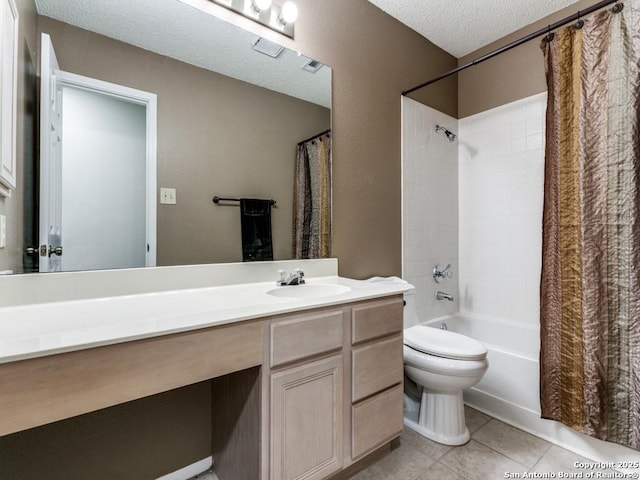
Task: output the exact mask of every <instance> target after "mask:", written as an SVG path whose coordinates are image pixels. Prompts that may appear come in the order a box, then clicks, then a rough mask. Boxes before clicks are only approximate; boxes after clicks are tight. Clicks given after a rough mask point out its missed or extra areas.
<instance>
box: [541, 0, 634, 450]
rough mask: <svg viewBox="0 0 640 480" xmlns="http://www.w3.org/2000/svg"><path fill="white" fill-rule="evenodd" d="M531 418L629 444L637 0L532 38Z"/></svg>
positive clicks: (631, 430) (631, 443) (631, 432)
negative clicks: (538, 246)
mask: <svg viewBox="0 0 640 480" xmlns="http://www.w3.org/2000/svg"><path fill="white" fill-rule="evenodd" d="M541 46H542V49H543V50H544V56H545V60H546V73H547V85H548V103H547V127H546V152H545V154H546V160H545V162H546V163H545V186H544V189H545V192H544V218H543V267H542V281H541V292H540V293H541V352H540V390H541V391H540V398H541V407H542V416H543V417H544V418H549V419H553V420H557V421H560V422H562V423H564V424H566V425H568V426H570V427H572V428H573V429H575V430H578V431H580V432H583V433H586V434H588V435H591V436H594V437H597V438H600V439H602V440H607V441H611V442H615V443H620V444H623V445H626V446H629V447H632V448H634V449H637V450H638V449H640V224H639V221H640V122H639V120H640V118H639V117H640V55H639V53H640V0H627V1H626V2H624V9H623V10H622V12H621V13H613V12H612V11H611V10H606V11H601V12H598V13H597V14H595V15H594V16H592V17H590V18H588V19H585V20H584V26H583V28H582V29H576V28H574V27H573V26H571V27H567V28H563V29H561V30H560V31H558V32H557V33H556V34H555V37H554V38H553V39H552V40H550V41H548V40H546V39H545V40H544V41H543V42H542V45H541Z"/></svg>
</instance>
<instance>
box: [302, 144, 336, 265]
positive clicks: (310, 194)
mask: <svg viewBox="0 0 640 480" xmlns="http://www.w3.org/2000/svg"><path fill="white" fill-rule="evenodd" d="M330 256H331V137H330V134H329V133H325V134H324V135H320V136H318V137H316V138H314V139H313V140H309V141H306V142H303V143H300V144H298V155H297V159H296V169H295V181H294V188H293V258H297V259H302V258H328V257H330Z"/></svg>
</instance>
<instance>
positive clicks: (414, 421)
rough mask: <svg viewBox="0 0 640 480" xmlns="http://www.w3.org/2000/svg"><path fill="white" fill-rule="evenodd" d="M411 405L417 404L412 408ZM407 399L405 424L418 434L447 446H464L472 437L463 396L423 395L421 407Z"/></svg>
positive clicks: (428, 393) (444, 394)
mask: <svg viewBox="0 0 640 480" xmlns="http://www.w3.org/2000/svg"><path fill="white" fill-rule="evenodd" d="M407 403H409V404H414V403H415V404H416V405H414V406H413V407H412V405H407ZM417 403H418V402H417V401H415V400H413V399H411V398H410V397H408V396H406V395H405V409H404V424H405V426H406V427H408V428H410V429H411V430H413V431H414V432H416V433H418V434H420V435H422V436H423V437H426V438H428V439H430V440H433V441H434V442H438V443H442V444H444V445H462V444H465V443H467V442H468V441H469V439H470V438H471V435H470V434H469V429H468V428H467V426H466V423H465V418H464V404H463V401H462V392H458V393H437V392H431V391H428V390H427V389H426V388H425V389H423V391H422V398H421V401H420V407H419V408H415V407H417Z"/></svg>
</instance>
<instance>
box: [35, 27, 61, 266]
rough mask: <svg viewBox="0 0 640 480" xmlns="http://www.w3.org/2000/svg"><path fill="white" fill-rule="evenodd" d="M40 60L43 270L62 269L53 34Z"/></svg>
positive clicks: (44, 38)
mask: <svg viewBox="0 0 640 480" xmlns="http://www.w3.org/2000/svg"><path fill="white" fill-rule="evenodd" d="M41 41H42V48H41V52H42V53H41V56H42V58H41V60H40V72H41V73H40V75H41V76H40V79H41V82H40V105H41V107H40V235H39V238H40V252H39V254H40V257H39V258H40V262H39V264H40V271H41V272H59V271H61V270H62V262H61V260H62V256H61V255H62V253H63V251H61V248H62V223H61V219H62V155H61V154H62V152H61V150H62V149H61V147H62V145H61V141H62V133H61V129H62V120H61V113H60V97H61V91H60V87H59V86H58V82H57V78H56V72H57V71H58V70H59V66H58V59H57V58H56V52H55V51H54V50H53V45H52V44H51V38H50V37H49V35H47V34H46V33H43V34H42V38H41Z"/></svg>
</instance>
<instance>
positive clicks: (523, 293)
mask: <svg viewBox="0 0 640 480" xmlns="http://www.w3.org/2000/svg"><path fill="white" fill-rule="evenodd" d="M402 102H403V103H402V106H403V143H402V148H403V153H402V158H403V166H402V170H403V173H402V181H403V187H402V188H403V193H402V197H403V202H402V209H403V211H402V218H403V259H402V270H403V277H404V278H405V279H406V280H407V281H409V282H410V283H412V284H414V285H415V286H416V304H417V307H418V314H419V315H420V318H421V321H425V320H428V319H431V318H436V317H439V316H442V315H447V314H451V313H455V312H457V311H458V310H459V311H461V312H466V313H471V314H479V315H488V316H491V317H493V318H496V319H501V320H504V321H509V322H519V323H526V324H528V325H532V326H537V325H538V324H539V299H538V296H539V285H540V267H541V249H542V246H541V242H542V240H541V239H542V227H541V225H542V202H543V197H542V193H543V170H544V111H545V103H546V93H543V94H539V95H535V96H532V97H529V98H525V99H523V100H519V101H517V102H513V103H510V104H507V105H504V106H501V107H498V108H495V109H492V110H488V111H486V112H482V113H480V114H477V115H474V116H471V117H467V118H464V119H462V120H460V121H457V120H456V119H454V118H452V117H449V116H447V115H445V114H443V113H441V112H438V111H437V110H434V109H432V108H429V107H426V106H424V105H422V104H420V103H418V102H415V101H413V100H411V99H408V98H405V97H403V99H402ZM436 124H440V125H443V126H445V127H447V128H448V129H450V130H452V131H453V132H455V133H457V134H458V138H457V140H456V141H455V142H454V143H450V142H449V141H448V140H447V139H446V137H444V136H443V135H441V134H436V133H435V126H436ZM448 263H451V264H452V265H453V267H452V270H453V278H452V279H448V280H445V281H444V282H442V283H440V284H436V283H435V282H434V281H433V277H432V273H431V272H432V269H433V267H434V266H435V265H436V264H441V265H446V264H448ZM438 289H440V290H443V291H445V292H447V293H451V294H453V295H454V297H455V299H456V300H455V301H454V302H448V301H437V300H436V299H435V292H436V290H438Z"/></svg>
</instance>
